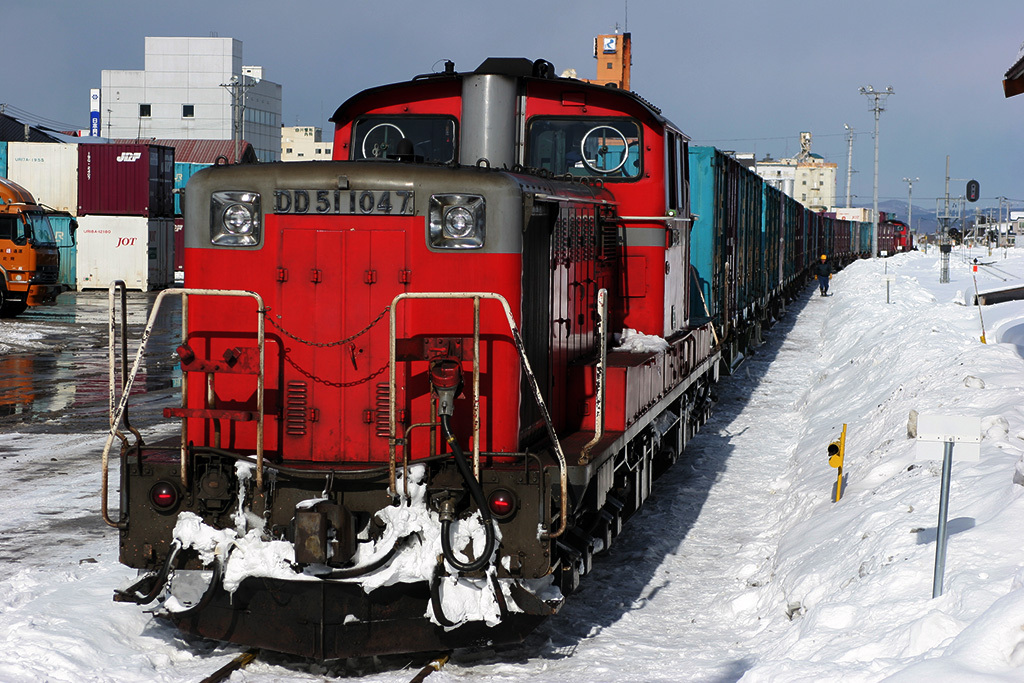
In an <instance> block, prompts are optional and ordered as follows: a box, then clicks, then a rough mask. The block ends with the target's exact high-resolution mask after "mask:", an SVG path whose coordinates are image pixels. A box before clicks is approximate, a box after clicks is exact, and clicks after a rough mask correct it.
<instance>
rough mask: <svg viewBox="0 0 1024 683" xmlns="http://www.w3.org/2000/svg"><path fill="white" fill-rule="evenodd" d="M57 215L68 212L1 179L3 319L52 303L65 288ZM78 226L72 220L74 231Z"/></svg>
mask: <svg viewBox="0 0 1024 683" xmlns="http://www.w3.org/2000/svg"><path fill="white" fill-rule="evenodd" d="M53 215H68V214H67V213H66V212H63V211H53V210H52V209H49V208H47V207H45V206H43V205H41V204H37V203H36V200H35V198H34V197H33V196H32V193H31V192H29V191H28V190H26V189H25V188H24V187H22V186H21V185H18V184H17V183H15V182H13V181H11V180H8V179H7V178H0V318H11V317H14V316H16V315H18V314H19V313H22V312H23V311H24V310H25V309H26V308H27V307H29V306H39V305H42V304H52V303H54V302H55V301H56V299H57V295H58V294H60V293H61V292H62V291H63V286H62V285H61V284H60V281H59V277H60V251H59V250H58V248H57V239H56V237H55V236H54V232H53V227H52V226H51V225H50V219H49V217H50V216H53ZM77 227H78V226H77V223H76V222H75V221H74V220H72V221H71V230H72V231H74V229H75V228H77Z"/></svg>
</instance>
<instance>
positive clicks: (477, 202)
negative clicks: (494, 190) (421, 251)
mask: <svg viewBox="0 0 1024 683" xmlns="http://www.w3.org/2000/svg"><path fill="white" fill-rule="evenodd" d="M485 209H486V202H485V201H484V198H483V197H481V196H480V195H473V194H435V195H431V197H430V226H429V236H428V239H429V242H430V246H431V247H436V248H438V249H479V248H480V247H482V246H484V225H485V223H486V211H485Z"/></svg>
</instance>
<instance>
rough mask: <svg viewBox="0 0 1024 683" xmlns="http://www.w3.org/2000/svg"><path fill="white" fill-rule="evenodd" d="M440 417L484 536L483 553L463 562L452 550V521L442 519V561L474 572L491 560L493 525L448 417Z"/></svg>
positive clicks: (463, 570)
mask: <svg viewBox="0 0 1024 683" xmlns="http://www.w3.org/2000/svg"><path fill="white" fill-rule="evenodd" d="M440 417H441V431H442V433H443V434H444V438H445V441H447V442H448V445H449V446H450V447H451V449H452V455H454V456H455V465H456V467H458V468H459V473H460V474H461V475H462V479H463V481H465V482H466V486H467V487H468V488H469V492H470V494H471V495H472V496H473V500H474V501H476V505H477V507H478V508H479V509H480V516H481V517H482V518H483V522H484V536H485V537H486V542H485V544H484V551H483V552H482V553H480V556H479V557H477V558H476V559H475V560H473V561H472V562H463V561H462V560H460V559H458V558H457V557H455V552H454V551H453V550H452V541H451V534H450V532H451V524H452V520H451V519H442V520H441V552H442V553H443V554H444V559H445V560H447V561H448V564H450V565H451V566H453V567H455V568H456V569H458V570H459V571H461V572H475V571H477V570H479V569H483V568H484V567H486V566H487V564H488V563H489V562H490V560H491V554H492V553H493V552H494V523H493V522H492V521H491V511H490V509H489V508H488V507H487V500H486V499H485V498H484V490H483V488H481V487H480V482H478V481H477V480H476V477H474V476H473V471H472V470H471V469H470V468H469V462H468V461H467V460H466V454H465V453H464V452H463V451H462V446H460V445H459V442H458V440H457V439H456V438H455V436H454V435H453V434H452V429H451V422H450V417H449V416H448V415H441V416H440Z"/></svg>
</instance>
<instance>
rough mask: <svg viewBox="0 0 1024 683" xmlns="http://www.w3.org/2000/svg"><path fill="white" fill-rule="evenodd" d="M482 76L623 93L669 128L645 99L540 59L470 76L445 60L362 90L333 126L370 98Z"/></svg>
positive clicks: (489, 65)
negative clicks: (441, 65)
mask: <svg viewBox="0 0 1024 683" xmlns="http://www.w3.org/2000/svg"><path fill="white" fill-rule="evenodd" d="M480 75H497V76H509V77H512V78H516V79H520V80H523V81H551V82H562V83H565V84H566V85H571V87H572V88H573V89H574V90H579V89H583V90H585V91H590V92H607V91H608V90H614V91H616V92H618V93H620V94H621V95H622V96H624V97H627V98H629V99H630V100H632V101H634V102H636V103H637V104H639V105H640V106H641V107H643V109H644V110H646V112H647V113H648V114H649V115H650V116H651V117H653V118H654V119H655V121H657V122H658V123H661V124H666V123H668V120H667V119H666V118H665V117H664V116H663V115H662V113H661V109H659V108H658V107H656V106H655V105H653V104H651V103H650V102H648V101H647V100H645V99H644V98H643V97H641V96H639V95H637V94H636V93H635V92H633V91H631V90H620V89H618V88H615V87H614V86H608V85H597V84H594V83H588V82H587V81H581V80H578V79H575V78H565V77H562V76H557V75H556V73H555V66H554V65H553V64H552V63H551V62H549V61H547V60H545V59H537V60H534V61H530V60H529V59H527V58H525V57H488V58H487V59H485V60H484V61H483V62H482V63H481V64H480V66H478V67H477V68H476V69H475V70H473V71H470V72H459V71H456V70H455V63H454V62H452V61H450V60H446V61H445V69H444V71H442V72H438V73H430V74H420V75H418V76H415V77H413V79H412V80H410V81H402V82H398V83H390V84H388V85H382V86H377V87H374V88H368V89H366V90H363V91H361V92H359V93H357V94H355V95H353V96H352V97H350V98H348V99H347V100H345V101H344V102H343V103H342V104H341V105H340V106H339V107H338V108H337V109H336V110H335V111H334V114H333V115H332V116H331V118H330V119H329V120H330V121H331V122H332V123H335V124H336V123H338V122H341V121H345V120H346V119H349V118H352V116H354V115H358V113H361V112H360V110H361V109H362V107H358V106H356V105H357V103H359V102H362V101H364V100H365V99H366V98H367V97H372V96H375V95H381V94H385V93H389V92H397V91H401V90H404V89H406V88H409V87H417V86H419V85H421V84H423V83H425V82H430V83H432V84H436V83H439V82H453V81H461V80H462V79H463V78H465V77H466V76H480Z"/></svg>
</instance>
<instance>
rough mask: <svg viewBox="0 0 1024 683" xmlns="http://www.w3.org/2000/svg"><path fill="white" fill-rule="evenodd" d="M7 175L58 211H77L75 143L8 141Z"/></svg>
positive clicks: (76, 158) (73, 212)
mask: <svg viewBox="0 0 1024 683" xmlns="http://www.w3.org/2000/svg"><path fill="white" fill-rule="evenodd" d="M7 177H8V178H10V179H11V180H13V181H14V182H16V183H18V184H19V185H21V186H22V187H24V188H25V189H27V190H28V191H29V192H31V193H32V194H33V196H34V197H35V198H36V201H37V202H39V203H40V204H45V205H46V206H49V207H50V208H53V209H56V210H57V211H67V212H68V213H70V214H72V215H77V214H78V145H77V144H64V143H57V142H9V143H7Z"/></svg>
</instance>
